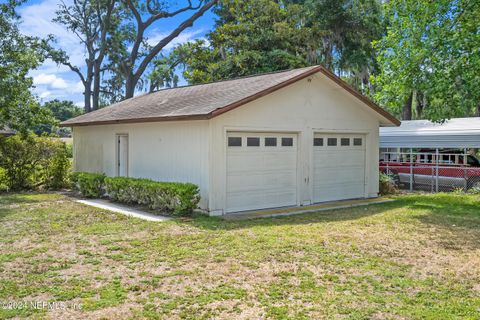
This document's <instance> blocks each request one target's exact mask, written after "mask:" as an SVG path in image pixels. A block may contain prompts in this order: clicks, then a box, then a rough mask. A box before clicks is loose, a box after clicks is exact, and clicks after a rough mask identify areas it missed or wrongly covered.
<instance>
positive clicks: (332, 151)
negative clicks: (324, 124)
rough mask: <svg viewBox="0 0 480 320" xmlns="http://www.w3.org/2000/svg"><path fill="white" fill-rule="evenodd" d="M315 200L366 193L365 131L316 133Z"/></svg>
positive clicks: (339, 198)
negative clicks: (358, 132) (362, 133)
mask: <svg viewBox="0 0 480 320" xmlns="http://www.w3.org/2000/svg"><path fill="white" fill-rule="evenodd" d="M313 150H314V151H313V170H314V171H313V199H314V202H324V201H334V200H342V199H354V198H363V197H365V135H355V134H319V133H317V134H315V136H314V139H313Z"/></svg>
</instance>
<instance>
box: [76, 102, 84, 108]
mask: <svg viewBox="0 0 480 320" xmlns="http://www.w3.org/2000/svg"><path fill="white" fill-rule="evenodd" d="M75 106H77V107H80V108H83V107H84V106H85V101H78V102H75Z"/></svg>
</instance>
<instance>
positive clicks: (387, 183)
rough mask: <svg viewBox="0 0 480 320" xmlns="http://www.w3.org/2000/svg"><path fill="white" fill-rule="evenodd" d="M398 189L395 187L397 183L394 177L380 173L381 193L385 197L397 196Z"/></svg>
mask: <svg viewBox="0 0 480 320" xmlns="http://www.w3.org/2000/svg"><path fill="white" fill-rule="evenodd" d="M397 191H398V190H397V187H396V185H395V181H394V179H393V178H392V176H390V175H388V174H385V173H380V177H379V193H380V194H381V195H382V196H384V195H389V194H395V193H397Z"/></svg>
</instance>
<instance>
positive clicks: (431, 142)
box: [380, 117, 480, 148]
mask: <svg viewBox="0 0 480 320" xmlns="http://www.w3.org/2000/svg"><path fill="white" fill-rule="evenodd" d="M380 148H480V117H477V118H455V119H450V120H447V121H445V122H444V123H434V122H431V121H428V120H412V121H402V124H401V125H400V127H384V128H380Z"/></svg>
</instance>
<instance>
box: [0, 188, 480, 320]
mask: <svg viewBox="0 0 480 320" xmlns="http://www.w3.org/2000/svg"><path fill="white" fill-rule="evenodd" d="M0 223H1V228H0V318H9V317H38V318H43V317H49V318H52V319H62V318H66V317H69V318H97V319H98V318H106V319H124V318H128V319H132V318H133V319H135V318H153V319H178V318H189V319H198V318H215V319H231V318H235V319H259V318H273V319H287V318H292V319H312V318H316V319H319V318H329V319H330V318H351V319H411V318H421V319H454V318H455V319H457V318H467V319H479V318H480V196H461V195H446V194H440V195H414V196H403V197H401V198H398V199H397V200H396V201H395V202H391V203H386V204H381V205H372V206H370V207H359V208H355V209H344V210H336V211H329V212H321V213H312V214H304V215H298V216H291V217H282V218H268V219H260V220H251V221H223V220H220V219H215V218H208V217H195V218H193V219H181V220H175V221H169V222H166V223H152V222H146V221H142V220H137V219H133V218H127V217H125V216H122V215H116V214H112V213H109V212H106V211H102V210H97V209H93V208H90V207H86V206H82V205H79V204H76V203H75V202H74V201H73V199H70V198H68V197H65V196H61V195H56V194H33V195H32V194H30V195H21V194H17V195H4V196H0ZM28 301H56V302H58V301H64V302H66V305H67V307H66V308H65V309H64V310H63V309H56V310H50V311H46V309H42V308H40V309H35V308H32V307H24V308H16V309H12V310H9V309H6V308H2V303H3V304H5V303H6V302H17V303H18V302H28ZM78 304H81V310H79V309H78V308H77V309H74V308H73V306H74V305H76V306H77V307H78Z"/></svg>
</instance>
